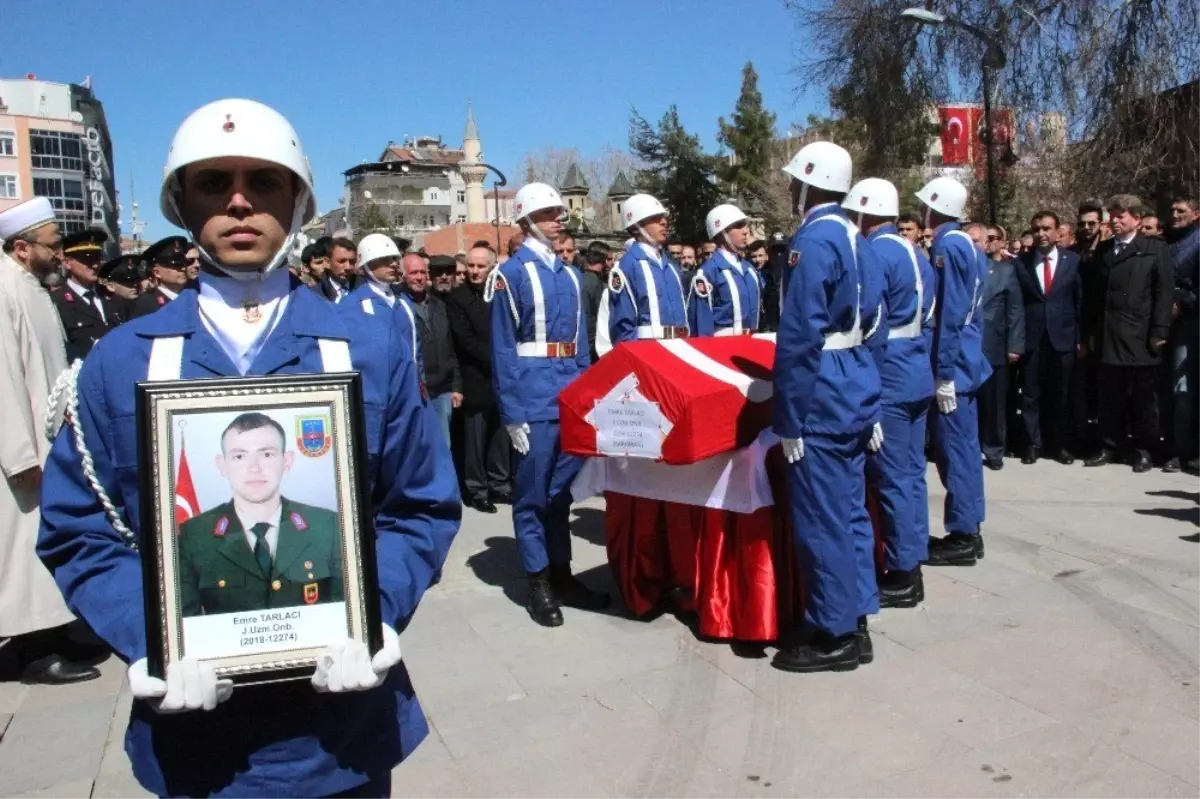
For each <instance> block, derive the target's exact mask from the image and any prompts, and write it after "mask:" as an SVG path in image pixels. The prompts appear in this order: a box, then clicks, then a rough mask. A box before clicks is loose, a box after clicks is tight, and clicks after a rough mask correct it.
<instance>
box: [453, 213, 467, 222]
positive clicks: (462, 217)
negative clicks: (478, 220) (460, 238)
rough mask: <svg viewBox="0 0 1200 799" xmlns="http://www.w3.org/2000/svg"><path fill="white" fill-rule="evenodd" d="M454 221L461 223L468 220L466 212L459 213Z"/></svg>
mask: <svg viewBox="0 0 1200 799" xmlns="http://www.w3.org/2000/svg"><path fill="white" fill-rule="evenodd" d="M454 221H455V222H460V223H461V222H466V221H467V215H466V214H459V215H458V216H457V217H456V218H455V220H454Z"/></svg>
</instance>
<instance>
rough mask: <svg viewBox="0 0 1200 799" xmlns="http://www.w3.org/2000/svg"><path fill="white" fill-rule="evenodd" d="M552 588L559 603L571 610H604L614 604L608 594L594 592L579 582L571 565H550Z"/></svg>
mask: <svg viewBox="0 0 1200 799" xmlns="http://www.w3.org/2000/svg"><path fill="white" fill-rule="evenodd" d="M550 587H551V588H552V589H554V595H555V596H556V597H558V600H559V602H561V603H562V604H564V605H566V606H567V607H569V608H579V609H580V610H604V609H605V608H606V607H608V606H609V605H611V604H612V597H610V596H609V595H608V594H602V593H600V592H599V591H593V590H592V589H590V588H588V587H587V586H586V585H584V584H583V583H581V582H579V580H578V578H576V577H575V575H573V574H571V566H570V564H566V565H562V566H555V565H554V564H551V565H550Z"/></svg>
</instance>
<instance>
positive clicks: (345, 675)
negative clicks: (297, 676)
mask: <svg viewBox="0 0 1200 799" xmlns="http://www.w3.org/2000/svg"><path fill="white" fill-rule="evenodd" d="M399 662H400V636H398V635H396V631H395V630H393V629H392V628H391V627H389V626H388V625H386V624H385V625H383V648H382V649H380V650H379V651H378V652H376V653H375V656H374V657H372V656H371V655H370V653H368V652H367V645H366V644H364V643H363V642H362V641H356V640H354V639H352V638H347V639H346V640H345V641H342V642H341V643H338V644H334V645H333V646H331V647H329V648H328V649H326V650H325V651H324V652H322V653H321V654H320V655H318V656H317V670H316V671H314V672H313V676H312V684H313V688H316V689H317V690H318V691H320V692H321V693H323V694H326V693H329V694H340V693H344V692H346V691H367V690H370V689H371V688H375V687H376V686H378V685H381V684H382V683H383V681H384V679H386V678H387V673H388V671H389V670H390V669H391V668H392V666H395V665H396V664H397V663H399Z"/></svg>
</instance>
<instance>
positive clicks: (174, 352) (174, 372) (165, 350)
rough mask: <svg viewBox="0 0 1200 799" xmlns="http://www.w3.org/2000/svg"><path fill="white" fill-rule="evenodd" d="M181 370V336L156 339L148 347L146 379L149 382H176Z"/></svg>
mask: <svg viewBox="0 0 1200 799" xmlns="http://www.w3.org/2000/svg"><path fill="white" fill-rule="evenodd" d="M182 368H183V336H169V337H167V338H156V339H154V342H153V343H152V344H151V345H150V366H149V368H148V369H147V370H146V379H147V380H149V381H151V382H155V383H157V382H159V381H161V380H178V379H179V375H180V372H181V370H182Z"/></svg>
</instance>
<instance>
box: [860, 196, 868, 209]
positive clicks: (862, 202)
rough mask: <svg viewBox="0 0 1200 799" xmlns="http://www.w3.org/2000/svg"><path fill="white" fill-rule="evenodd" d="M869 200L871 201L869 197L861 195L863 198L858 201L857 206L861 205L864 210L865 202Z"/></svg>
mask: <svg viewBox="0 0 1200 799" xmlns="http://www.w3.org/2000/svg"><path fill="white" fill-rule="evenodd" d="M870 199H871V198H870V197H868V196H867V195H865V194H864V195H863V198H862V199H861V200H859V201H858V204H859V205H861V206H862V207H863V208H866V207H867V202H868V201H869V200H870Z"/></svg>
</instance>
